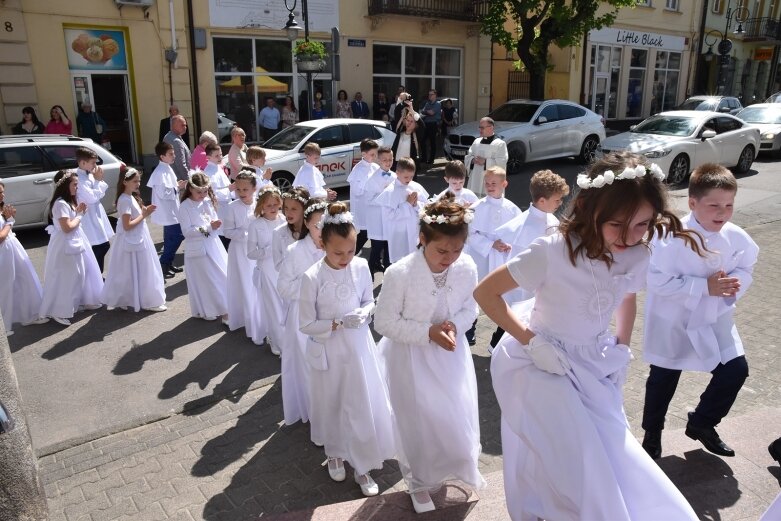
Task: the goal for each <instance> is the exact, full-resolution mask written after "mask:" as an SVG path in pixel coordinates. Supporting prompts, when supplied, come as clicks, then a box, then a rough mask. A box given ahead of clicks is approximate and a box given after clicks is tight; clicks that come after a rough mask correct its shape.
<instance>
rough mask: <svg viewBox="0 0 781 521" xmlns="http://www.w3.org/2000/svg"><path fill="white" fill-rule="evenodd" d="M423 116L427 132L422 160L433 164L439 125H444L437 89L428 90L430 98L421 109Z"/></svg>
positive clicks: (424, 138)
mask: <svg viewBox="0 0 781 521" xmlns="http://www.w3.org/2000/svg"><path fill="white" fill-rule="evenodd" d="M420 114H421V115H422V116H423V126H424V127H425V133H424V136H423V153H422V156H423V157H422V158H421V159H422V160H423V161H424V162H425V163H427V164H429V165H431V164H434V158H436V157H437V136H438V135H439V127H440V125H442V104H441V103H440V102H439V101H438V100H437V91H436V90H434V89H431V90H430V91H428V99H427V100H426V103H425V104H424V105H423V107H422V108H421V109H420Z"/></svg>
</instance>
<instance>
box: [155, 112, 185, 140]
mask: <svg viewBox="0 0 781 521" xmlns="http://www.w3.org/2000/svg"><path fill="white" fill-rule="evenodd" d="M178 115H179V107H178V106H176V105H171V106H170V107H168V117H167V118H163V119H161V120H160V132H159V136H158V142H159V141H163V138H165V135H166V134H168V132H170V131H171V129H172V128H173V125H172V124H173V119H174V116H178ZM181 137H182V141H184V144H185V145H187V146H188V147H189V146H190V134H189V133H188V132H187V129H184V132H182V134H181Z"/></svg>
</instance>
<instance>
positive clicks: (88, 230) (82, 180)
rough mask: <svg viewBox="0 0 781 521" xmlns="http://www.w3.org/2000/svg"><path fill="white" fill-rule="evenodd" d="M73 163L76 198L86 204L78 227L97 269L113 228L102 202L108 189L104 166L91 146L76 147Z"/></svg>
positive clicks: (112, 233) (101, 264)
mask: <svg viewBox="0 0 781 521" xmlns="http://www.w3.org/2000/svg"><path fill="white" fill-rule="evenodd" d="M76 163H77V164H78V168H77V169H76V174H77V175H78V178H79V184H78V197H77V198H78V200H79V202H83V203H86V205H87V213H86V215H84V218H83V220H82V223H81V229H82V230H83V231H84V235H86V236H87V240H88V241H89V244H90V246H91V247H92V252H93V253H94V254H95V259H96V260H97V261H98V266H99V267H100V271H101V272H103V261H104V259H105V258H106V253H108V249H109V246H110V243H109V239H111V238H112V237H113V236H114V229H113V228H112V227H111V222H110V221H109V220H108V215H106V209H105V208H103V203H102V202H101V200H102V199H103V197H104V196H105V195H106V190H108V184H107V183H106V182H105V181H104V180H103V179H104V177H105V173H104V172H103V168H101V167H100V166H98V154H96V153H95V151H94V150H92V149H91V148H87V147H79V148H77V149H76Z"/></svg>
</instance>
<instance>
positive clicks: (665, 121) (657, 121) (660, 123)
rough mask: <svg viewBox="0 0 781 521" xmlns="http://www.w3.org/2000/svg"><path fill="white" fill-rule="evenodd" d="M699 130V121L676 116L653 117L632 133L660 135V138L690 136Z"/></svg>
mask: <svg viewBox="0 0 781 521" xmlns="http://www.w3.org/2000/svg"><path fill="white" fill-rule="evenodd" d="M696 129H697V120H695V119H692V118H684V117H676V116H651V117H650V118H648V119H646V120H645V121H643V122H642V123H640V124H639V125H637V126H636V127H635V128H634V129H632V132H636V133H638V134H658V135H660V136H690V135H692V134H693V133H694V131H695V130H696Z"/></svg>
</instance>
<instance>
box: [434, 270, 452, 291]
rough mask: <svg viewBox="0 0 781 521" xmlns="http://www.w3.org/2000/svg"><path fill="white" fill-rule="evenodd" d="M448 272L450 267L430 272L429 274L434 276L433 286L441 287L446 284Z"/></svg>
mask: <svg viewBox="0 0 781 521" xmlns="http://www.w3.org/2000/svg"><path fill="white" fill-rule="evenodd" d="M448 272H450V268H449V267H448V268H447V269H446V270H445V271H443V272H442V273H432V274H431V276H432V277H434V287H435V288H437V289H442V288H444V287H445V286H446V285H447V274H448Z"/></svg>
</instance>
